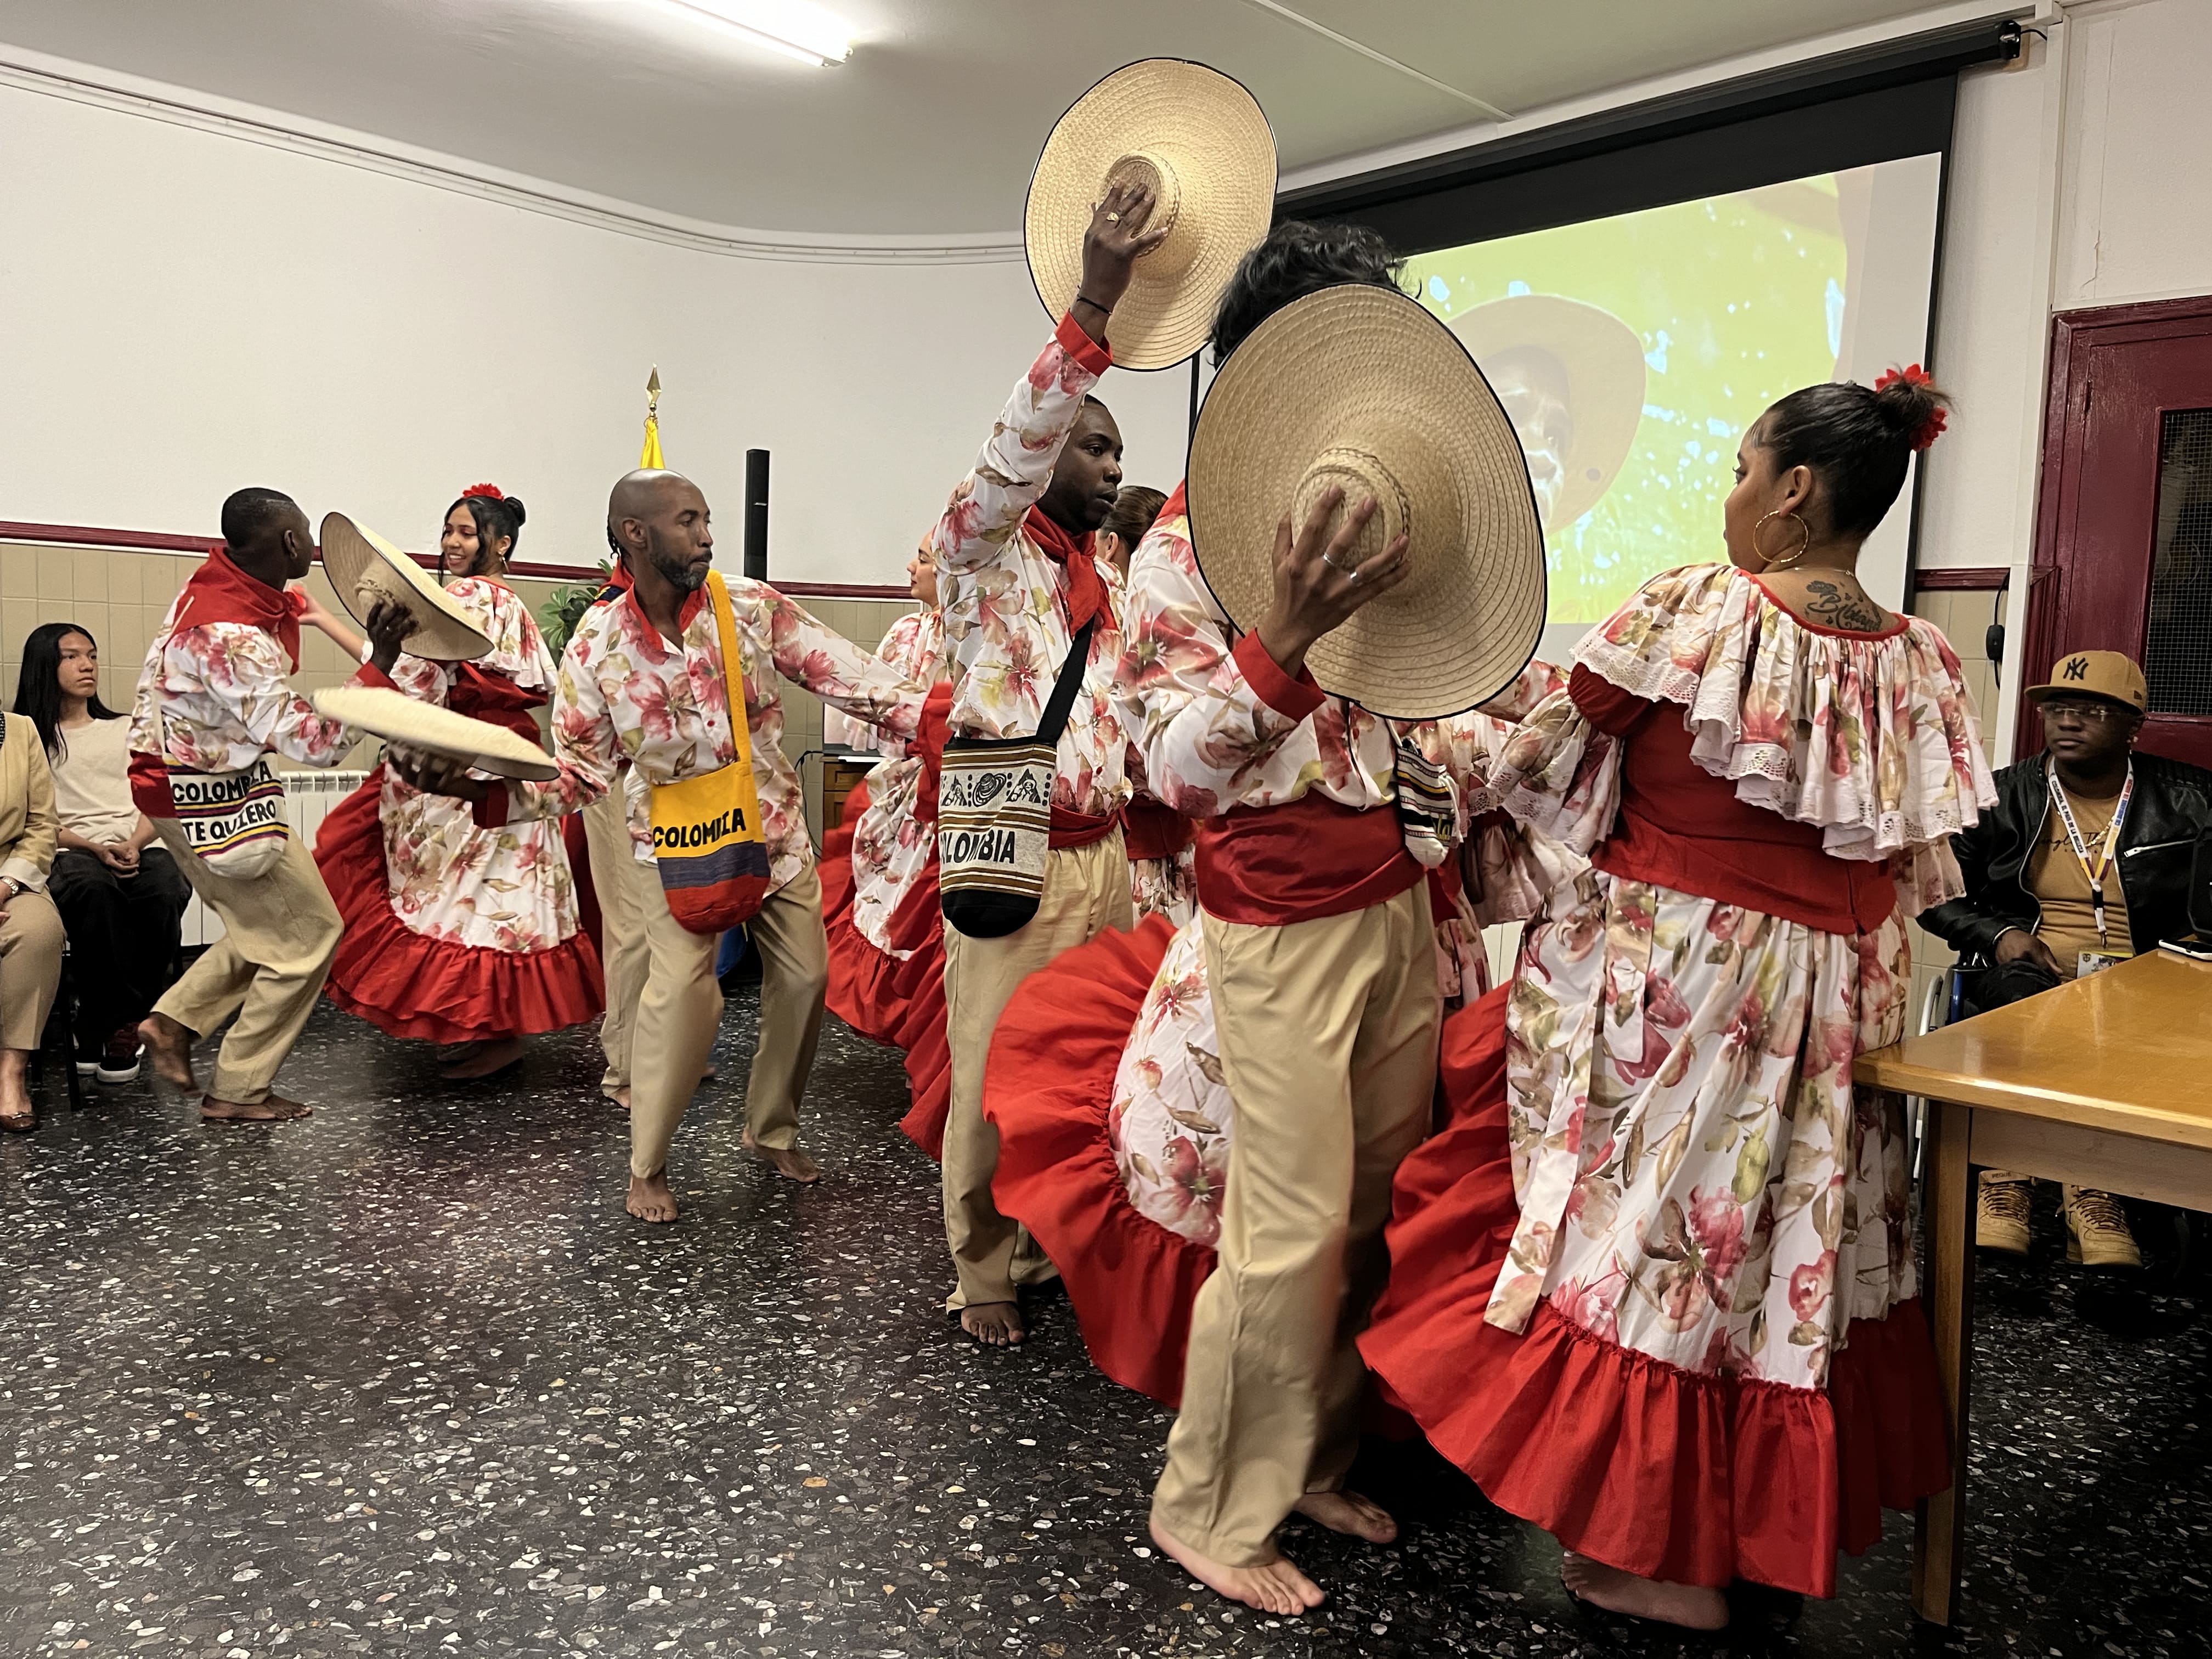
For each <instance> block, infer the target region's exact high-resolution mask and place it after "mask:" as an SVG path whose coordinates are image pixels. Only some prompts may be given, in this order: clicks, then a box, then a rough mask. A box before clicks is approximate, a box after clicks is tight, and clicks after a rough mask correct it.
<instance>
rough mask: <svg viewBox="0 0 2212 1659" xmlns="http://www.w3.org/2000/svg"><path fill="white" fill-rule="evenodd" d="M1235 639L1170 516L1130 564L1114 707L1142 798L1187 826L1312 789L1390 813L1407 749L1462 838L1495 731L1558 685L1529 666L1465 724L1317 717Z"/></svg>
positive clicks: (1182, 520)
mask: <svg viewBox="0 0 2212 1659" xmlns="http://www.w3.org/2000/svg"><path fill="white" fill-rule="evenodd" d="M1230 629H1231V623H1230V621H1229V617H1228V616H1227V614H1226V613H1225V612H1224V611H1223V610H1222V609H1221V607H1220V606H1219V605H1218V604H1216V603H1215V602H1214V599H1213V594H1212V591H1211V590H1210V589H1209V588H1208V587H1207V586H1206V580H1205V578H1204V577H1202V576H1200V574H1199V570H1198V560H1197V557H1196V556H1195V555H1194V553H1193V552H1192V550H1191V544H1190V520H1189V518H1188V515H1187V514H1184V513H1176V514H1175V515H1174V516H1173V517H1171V518H1170V517H1167V516H1163V517H1161V518H1160V519H1158V520H1156V521H1155V522H1154V524H1153V526H1152V530H1151V532H1149V533H1148V534H1147V535H1146V537H1145V539H1144V541H1143V542H1142V543H1141V544H1139V547H1138V549H1137V550H1136V553H1135V555H1134V556H1133V557H1132V558H1131V560H1130V562H1129V581H1128V599H1127V611H1126V627H1125V633H1124V638H1125V641H1126V645H1125V649H1124V651H1123V654H1122V658H1121V670H1120V672H1119V674H1118V676H1117V678H1116V680H1115V687H1114V700H1115V707H1116V708H1119V709H1120V710H1121V719H1122V721H1123V724H1124V725H1126V726H1127V728H1128V731H1129V733H1130V736H1131V738H1132V740H1133V742H1134V743H1135V744H1136V745H1137V747H1138V749H1139V751H1140V752H1141V757H1142V758H1141V764H1142V767H1143V775H1144V777H1145V779H1146V785H1145V787H1146V790H1147V792H1148V793H1152V794H1153V795H1155V796H1157V797H1158V799H1161V800H1163V801H1164V802H1165V803H1166V804H1167V805H1170V806H1172V807H1173V808H1175V810H1176V811H1178V812H1186V813H1188V814H1189V815H1190V816H1191V817H1201V818H1203V817H1217V816H1218V815H1220V814H1222V813H1224V812H1226V811H1230V810H1231V808H1232V807H1238V806H1279V805H1283V804H1284V803H1285V802H1287V801H1293V800H1296V799H1298V798H1299V797H1300V796H1301V795H1304V793H1306V792H1307V791H1309V790H1316V791H1318V792H1319V793H1321V794H1322V795H1323V796H1325V797H1327V798H1328V799H1330V800H1333V801H1336V802H1339V803H1340V804H1341V805H1346V806H1352V807H1357V808H1358V809H1359V810H1361V811H1370V810H1372V809H1374V808H1377V807H1383V806H1389V805H1392V804H1393V803H1394V802H1395V800H1396V799H1397V788H1396V783H1395V777H1396V770H1397V766H1396V760H1397V752H1398V746H1399V744H1401V742H1402V743H1407V744H1411V745H1412V746H1413V747H1416V748H1418V749H1419V750H1420V751H1421V752H1422V753H1423V754H1424V755H1425V757H1427V758H1428V759H1429V760H1431V762H1434V763H1437V764H1438V765H1440V766H1442V767H1443V769H1444V770H1445V772H1446V775H1447V776H1448V778H1449V781H1451V783H1452V786H1453V788H1454V792H1455V806H1456V810H1457V817H1458V820H1459V821H1458V825H1457V828H1458V831H1459V833H1460V835H1462V836H1465V835H1466V834H1467V833H1468V822H1469V820H1470V818H1471V817H1472V811H1471V809H1472V808H1473V807H1474V805H1476V803H1475V802H1474V799H1473V794H1472V792H1471V791H1470V790H1469V789H1468V787H1466V786H1467V785H1468V782H1469V781H1473V780H1478V779H1480V778H1481V777H1484V776H1486V775H1487V772H1488V769H1489V763H1490V750H1491V749H1492V748H1493V747H1494V746H1495V744H1494V741H1493V739H1492V737H1491V736H1490V735H1488V734H1490V733H1491V732H1492V724H1491V722H1492V720H1516V719H1518V718H1519V717H1520V716H1521V715H1522V714H1524V713H1526V712H1527V711H1528V709H1529V708H1533V707H1534V704H1535V703H1536V702H1539V701H1541V699H1542V698H1543V697H1544V696H1546V695H1547V694H1548V693H1549V692H1550V691H1551V690H1553V689H1554V688H1555V687H1556V686H1558V685H1559V684H1564V681H1563V680H1562V679H1561V678H1560V677H1559V671H1558V670H1557V669H1555V668H1553V667H1552V666H1551V665H1549V664H1547V663H1543V662H1536V661H1532V662H1530V663H1529V665H1528V666H1527V667H1526V668H1524V669H1523V670H1522V672H1521V674H1520V676H1519V677H1518V678H1516V679H1515V681H1514V682H1513V684H1510V685H1509V686H1507V687H1506V688H1505V689H1504V690H1502V691H1500V692H1499V693H1498V695H1497V696H1495V697H1493V698H1492V699H1491V700H1490V701H1489V702H1486V703H1485V704H1483V705H1482V707H1481V708H1480V709H1479V710H1475V711H1471V712H1470V714H1462V715H1454V716H1452V717H1450V718H1449V719H1448V720H1418V721H1416V720H1384V719H1383V718H1381V717H1380V716H1377V715H1375V714H1369V713H1368V712H1367V711H1366V710H1365V709H1364V708H1360V707H1359V706H1358V704H1356V703H1353V702H1350V701H1348V700H1347V699H1345V698H1342V697H1323V698H1322V699H1321V701H1320V702H1319V703H1318V705H1316V702H1315V697H1316V692H1315V690H1314V688H1313V685H1312V683H1311V681H1310V679H1304V678H1302V679H1299V680H1292V679H1291V678H1290V677H1289V676H1288V675H1286V674H1285V673H1284V672H1283V671H1282V670H1281V669H1280V668H1279V667H1278V666H1277V665H1275V662H1274V660H1273V659H1272V658H1270V657H1269V656H1268V655H1267V651H1266V650H1265V648H1264V647H1261V644H1260V641H1259V636H1258V635H1244V636H1243V639H1241V640H1240V641H1237V643H1236V644H1235V645H1233V646H1232V645H1231V640H1230ZM1309 708H1310V709H1311V711H1312V712H1311V713H1310V714H1309V713H1306V712H1305V711H1306V710H1307V709H1309ZM1477 734H1483V735H1481V736H1480V737H1478V735H1477Z"/></svg>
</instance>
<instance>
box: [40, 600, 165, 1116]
mask: <svg viewBox="0 0 2212 1659" xmlns="http://www.w3.org/2000/svg"><path fill="white" fill-rule="evenodd" d="M15 712H16V713H17V714H24V715H27V716H28V717H29V718H30V720H32V722H33V724H34V725H36V726H37V727H38V728H39V736H40V738H42V739H43V740H44V741H45V744H46V761H47V763H48V764H49V765H50V766H51V767H52V769H53V775H54V810H55V814H56V816H57V817H58V818H59V819H60V820H61V848H60V850H59V851H58V853H56V854H55V855H54V866H53V872H52V875H51V876H50V877H49V878H48V879H47V883H46V890H47V891H48V892H49V893H51V894H52V896H53V901H54V904H55V907H56V908H58V909H59V910H60V912H61V915H62V925H63V927H64V928H65V929H66V930H67V932H68V934H69V942H70V985H71V987H73V988H74V989H75V991H76V998H77V1008H76V1068H77V1070H78V1071H79V1072H80V1073H83V1074H85V1075H87V1076H96V1077H98V1079H100V1082H102V1083H128V1082H130V1081H131V1079H134V1078H136V1077H137V1075H138V1063H139V1044H138V1022H139V1021H140V1020H142V1019H143V1018H145V1017H146V1015H147V1013H148V1012H149V1010H151V1009H152V1007H153V1006H154V1004H155V1000H156V999H158V998H159V997H160V996H161V993H162V992H164V991H166V990H167V989H168V987H169V981H171V980H172V979H173V978H174V977H175V973H176V963H177V941H178V936H179V926H180V924H181V923H182V921H183V920H184V915H185V905H186V904H188V903H189V902H191V888H190V887H189V886H187V885H186V884H185V878H184V872H181V871H180V870H179V869H178V868H177V866H175V864H173V862H171V860H170V858H169V855H168V854H167V852H165V851H163V850H162V849H161V848H160V847H157V846H155V845H153V844H152V843H153V840H154V826H153V825H152V824H151V823H149V822H148V821H147V819H146V817H145V816H144V815H143V813H141V812H140V811H138V809H137V807H136V806H135V805H132V804H131V780H130V771H131V754H130V743H129V738H130V728H131V722H130V721H129V720H125V719H124V718H123V717H122V716H121V715H119V714H117V713H116V712H115V711H114V710H113V709H112V708H108V707H107V706H106V704H104V703H102V702H100V647H99V646H98V645H97V644H96V643H94V640H93V637H92V635H89V634H88V633H87V632H85V630H84V629H82V628H79V627H78V626H77V625H76V623H46V624H45V625H44V626H43V627H40V628H34V629H32V630H31V635H30V637H29V638H28V639H27V640H26V641H24V642H23V671H22V678H21V679H20V680H18V681H17V683H16V689H15Z"/></svg>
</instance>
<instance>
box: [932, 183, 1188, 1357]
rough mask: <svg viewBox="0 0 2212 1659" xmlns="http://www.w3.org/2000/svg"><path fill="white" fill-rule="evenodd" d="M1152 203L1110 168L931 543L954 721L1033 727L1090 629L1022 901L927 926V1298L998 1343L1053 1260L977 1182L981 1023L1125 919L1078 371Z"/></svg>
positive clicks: (1006, 730) (1107, 653) (1118, 778)
mask: <svg viewBox="0 0 2212 1659" xmlns="http://www.w3.org/2000/svg"><path fill="white" fill-rule="evenodd" d="M1151 210H1152V192H1151V191H1150V190H1149V189H1146V188H1144V187H1141V186H1138V185H1130V184H1119V185H1115V186H1114V187H1113V188H1112V189H1110V190H1109V191H1107V193H1106V199H1105V200H1104V201H1103V202H1101V203H1100V204H1098V205H1097V208H1096V209H1095V210H1094V211H1093V214H1092V217H1091V228H1090V230H1089V232H1088V234H1086V235H1085V238H1084V242H1083V281H1082V285H1081V291H1080V293H1079V295H1078V296H1077V298H1076V301H1075V302H1074V304H1073V306H1072V307H1070V309H1069V311H1068V314H1067V315H1066V317H1064V318H1063V319H1061V320H1060V326H1059V328H1058V329H1056V330H1055V331H1054V333H1053V337H1052V338H1051V339H1049V340H1048V341H1047V342H1046V343H1045V347H1044V350H1043V351H1042V354H1040V355H1039V356H1038V357H1037V359H1036V362H1033V363H1032V364H1030V368H1029V369H1028V370H1027V372H1026V373H1024V375H1023V376H1022V378H1021V380H1019V381H1018V383H1017V384H1016V385H1015V387H1014V391H1013V395H1012V398H1010V399H1009V400H1008V401H1007V404H1006V407H1005V408H1004V409H1003V410H1001V411H1000V414H999V417H998V419H997V421H996V422H994V424H993V426H992V428H991V435H990V438H989V440H988V441H987V442H986V443H985V444H984V446H983V449H982V453H981V454H980V455H979V456H978V457H977V459H976V462H975V470H974V471H971V472H969V475H968V476H967V477H965V478H963V479H962V480H961V482H960V483H959V485H958V487H957V488H956V489H954V490H953V492H952V499H951V502H950V503H949V504H948V505H947V506H946V507H945V516H944V517H943V518H942V519H941V520H939V522H938V526H937V530H936V533H935V535H934V537H933V541H932V545H931V552H932V554H933V556H934V558H935V561H936V564H937V569H938V595H939V600H940V602H941V604H942V605H943V607H944V616H945V652H946V654H947V655H948V656H949V657H951V659H952V660H953V663H954V669H953V677H954V687H955V689H954V692H953V701H952V709H951V719H950V721H949V727H950V730H951V732H952V734H953V735H954V736H956V737H962V738H981V739H984V740H987V741H988V740H1005V739H1009V738H1028V737H1034V736H1035V735H1036V732H1037V731H1038V730H1039V728H1040V726H1042V723H1043V718H1044V711H1045V708H1046V707H1047V706H1048V703H1049V702H1050V701H1051V698H1052V693H1053V688H1054V682H1055V680H1056V679H1057V678H1058V677H1059V675H1060V671H1061V669H1062V667H1063V666H1064V665H1066V662H1067V660H1068V658H1069V655H1070V653H1072V652H1073V650H1074V649H1075V648H1076V641H1078V640H1079V639H1087V641H1088V647H1087V650H1088V655H1087V656H1086V658H1085V663H1084V671H1083V677H1082V684H1080V686H1079V687H1078V688H1077V690H1076V696H1075V699H1074V702H1073V708H1072V709H1071V710H1070V712H1069V714H1068V716H1067V720H1066V725H1065V726H1064V727H1063V728H1062V730H1061V732H1060V738H1059V742H1058V744H1057V749H1056V753H1055V757H1054V758H1055V765H1054V778H1053V786H1052V803H1051V836H1050V846H1049V850H1048V852H1047V853H1046V854H1045V866H1044V872H1043V884H1042V892H1041V893H1040V894H1039V896H1038V899H1037V906H1036V915H1034V916H1032V917H1031V918H1030V921H1028V923H1027V924H1026V925H1025V926H1024V927H1019V928H1018V929H1017V930H1016V931H1014V932H1013V933H1007V934H1005V935H1003V936H1002V937H998V938H973V937H970V936H969V935H968V934H966V933H962V932H961V931H960V930H959V929H958V928H957V927H953V926H951V925H949V924H948V925H947V927H945V1019H946V1027H947V1031H946V1035H947V1037H948V1039H949V1041H950V1043H951V1053H952V1103H951V1113H950V1115H949V1116H948V1117H947V1119H946V1121H945V1154H944V1161H943V1165H942V1174H943V1181H944V1188H943V1200H944V1207H945V1243H946V1244H947V1245H948V1246H949V1247H950V1248H951V1253H952V1266H953V1272H954V1275H955V1280H956V1282H955V1286H954V1290H953V1293H952V1295H951V1297H950V1298H949V1299H948V1301H947V1302H946V1304H945V1306H946V1309H947V1310H948V1311H953V1312H957V1313H958V1314H959V1316H960V1323H961V1326H962V1328H963V1329H964V1330H966V1331H967V1333H968V1334H969V1335H970V1336H971V1337H973V1338H975V1340H977V1341H978V1342H981V1343H983V1344H985V1345H986V1346H991V1347H997V1348H1005V1347H1012V1346H1016V1345H1018V1344H1019V1343H1020V1342H1021V1341H1022V1340H1023V1339H1024V1336H1025V1335H1026V1334H1027V1332H1026V1330H1025V1328H1024V1325H1023V1322H1022V1316H1021V1308H1020V1304H1019V1302H1018V1299H1017V1292H1016V1290H1015V1286H1016V1285H1018V1284H1019V1283H1024V1282H1030V1281H1033V1280H1035V1279H1040V1278H1044V1277H1048V1276H1049V1274H1050V1273H1051V1271H1052V1268H1051V1265H1050V1264H1049V1263H1048V1262H1047V1261H1044V1259H1043V1257H1042V1255H1041V1254H1040V1253H1039V1252H1037V1251H1036V1249H1035V1248H1034V1246H1033V1245H1030V1243H1029V1242H1028V1240H1027V1238H1026V1236H1025V1235H1024V1233H1023V1232H1022V1231H1021V1229H1020V1228H1018V1226H1016V1225H1015V1224H1014V1223H1013V1222H1012V1221H1011V1220H1009V1219H1008V1218H1006V1216H1004V1215H1002V1214H1000V1212H999V1207H998V1206H997V1204H996V1203H995V1202H994V1201H993V1199H992V1196H991V1177H992V1175H993V1174H994V1171H995V1170H997V1168H998V1164H999V1132H998V1131H997V1130H996V1129H995V1128H994V1127H991V1125H990V1124H989V1123H988V1122H987V1121H985V1119H984V1116H983V1068H984V1062H985V1060H986V1059H987V1056H988V1055H989V1053H990V1048H991V1032H992V1030H993V1029H994V1027H995V1026H996V1025H997V1024H998V1023H999V1015H1000V1012H1001V1011H1003V1010H1004V1009H1005V1007H1006V1003H1007V1001H1008V1000H1010V999H1011V998H1012V995H1013V994H1014V990H1015V987H1017V986H1018V985H1020V983H1021V982H1022V981H1024V979H1026V978H1028V977H1029V975H1031V974H1033V973H1035V972H1036V970H1037V969H1040V968H1042V967H1043V966H1044V965H1045V964H1046V963H1048V962H1050V961H1051V960H1052V959H1053V958H1054V957H1056V956H1058V955H1059V954H1060V952H1061V951H1067V950H1073V948H1074V947H1075V946H1077V945H1082V944H1085V943H1086V942H1087V941H1089V940H1090V939H1093V938H1095V937H1096V936H1097V935H1098V934H1099V933H1103V932H1104V931H1105V930H1106V929H1107V928H1109V927H1129V926H1130V925H1131V923H1132V921H1133V915H1132V914H1131V909H1130V900H1129V863H1128V856H1127V852H1126V851H1125V849H1124V846H1123V842H1122V836H1121V809H1122V805H1123V803H1124V802H1125V801H1126V800H1127V799H1128V794H1129V780H1128V772H1127V756H1128V754H1129V752H1130V749H1129V743H1128V739H1127V737H1125V736H1124V735H1123V733H1122V730H1121V722H1120V721H1119V720H1117V719H1116V718H1115V714H1114V710H1113V707H1112V704H1111V703H1110V702H1109V697H1108V693H1109V690H1111V688H1112V686H1113V684H1114V671H1115V666H1116V665H1117V664H1118V663H1119V662H1120V660H1121V574H1120V573H1119V572H1118V571H1116V570H1115V569H1114V568H1113V567H1112V566H1110V565H1102V564H1100V563H1099V562H1098V561H1097V558H1096V557H1095V555H1094V551H1093V545H1092V532H1095V531H1096V530H1097V528H1098V526H1099V525H1100V524H1101V523H1103V521H1104V520H1105V517H1106V514H1107V513H1108V512H1109V510H1111V508H1112V507H1113V505H1114V497H1115V492H1116V491H1117V490H1118V489H1119V488H1120V486H1121V428H1119V427H1117V426H1115V423H1114V416H1112V415H1111V414H1110V413H1109V411H1108V410H1107V408H1106V405H1105V404H1102V403H1100V402H1099V401H1098V400H1097V398H1094V397H1092V396H1091V387H1092V386H1095V385H1097V382H1098V379H1099V377H1100V376H1101V375H1103V374H1105V372H1106V369H1107V368H1108V366H1109V364H1110V362H1112V356H1111V354H1110V353H1109V351H1108V349H1107V348H1106V344H1105V338H1106V323H1107V319H1108V318H1109V316H1110V315H1111V314H1112V312H1113V308H1114V307H1115V304H1116V303H1117V302H1118V301H1120V299H1121V295H1123V294H1124V293H1125V292H1126V291H1127V289H1128V287H1129V281H1130V276H1131V273H1132V270H1133V266H1134V264H1135V262H1136V259H1137V258H1138V256H1139V254H1141V253H1144V252H1148V251H1149V250H1150V249H1152V248H1153V247H1155V246H1158V244H1159V242H1160V240H1162V239H1163V238H1164V236H1165V235H1166V234H1167V232H1166V229H1165V228H1159V229H1155V230H1147V229H1146V228H1145V221H1146V216H1148V215H1149V214H1150V212H1151ZM1085 629H1088V630H1089V631H1088V633H1087V635H1086V634H1085ZM930 805H932V803H928V802H925V803H924V807H925V810H927V809H928V807H929V806H930Z"/></svg>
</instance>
